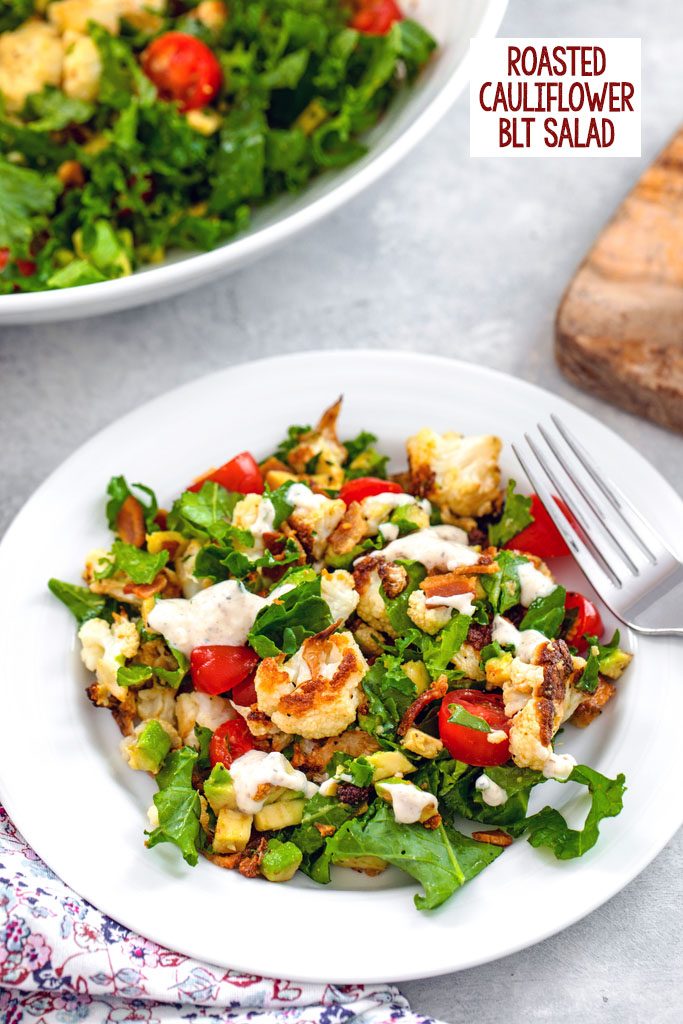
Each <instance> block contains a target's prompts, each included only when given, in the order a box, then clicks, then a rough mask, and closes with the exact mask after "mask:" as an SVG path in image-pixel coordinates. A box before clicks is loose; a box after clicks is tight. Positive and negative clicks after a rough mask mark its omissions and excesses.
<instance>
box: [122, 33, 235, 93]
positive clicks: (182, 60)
mask: <svg viewBox="0 0 683 1024" xmlns="http://www.w3.org/2000/svg"><path fill="white" fill-rule="evenodd" d="M141 60H142V70H143V71H144V72H145V74H146V75H147V77H148V78H150V79H151V80H152V81H153V82H154V84H155V85H156V87H157V89H158V91H159V96H160V97H161V99H163V100H174V101H175V102H176V103H178V104H179V106H180V109H181V110H182V111H186V110H198V109H199V107H205V106H206V105H207V103H210V102H211V100H212V99H214V97H215V96H216V93H217V92H218V90H219V89H220V87H221V82H222V80H223V74H222V72H221V66H220V64H219V63H218V60H217V58H216V57H215V56H214V54H213V53H212V51H211V50H210V49H209V47H208V46H207V45H206V44H205V43H203V42H202V41H201V40H200V39H196V38H195V37H194V36H189V35H187V34H186V33H185V32H165V33H164V34H163V35H161V36H159V37H158V38H157V39H154V40H153V41H152V42H151V43H150V44H149V46H148V47H147V49H146V50H145V51H144V52H143V54H142V58H141Z"/></svg>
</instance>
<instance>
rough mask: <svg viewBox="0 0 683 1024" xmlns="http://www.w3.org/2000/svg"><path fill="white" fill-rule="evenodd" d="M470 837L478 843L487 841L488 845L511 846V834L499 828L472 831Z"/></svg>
mask: <svg viewBox="0 0 683 1024" xmlns="http://www.w3.org/2000/svg"><path fill="white" fill-rule="evenodd" d="M472 838H473V839H476V841H477V842H478V843H488V844H489V845H490V846H512V836H509V835H508V834H507V832H503V830H502V829H500V828H495V829H491V830H490V831H486V832H473V833H472Z"/></svg>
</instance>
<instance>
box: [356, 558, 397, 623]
mask: <svg viewBox="0 0 683 1024" xmlns="http://www.w3.org/2000/svg"><path fill="white" fill-rule="evenodd" d="M381 564H382V559H380V558H373V557H368V558H363V559H361V560H360V561H359V562H357V563H356V564H355V566H354V568H353V578H354V581H355V584H356V590H357V591H358V607H357V609H356V611H357V612H358V616H359V618H361V619H362V620H363V622H367V624H368V626H372V627H373V628H374V629H379V630H380V632H382V633H388V634H389V636H396V631H395V629H394V627H393V626H392V625H391V622H390V621H389V616H388V615H387V609H386V605H385V603H384V598H383V596H382V590H381V588H382V577H381V575H380V567H381Z"/></svg>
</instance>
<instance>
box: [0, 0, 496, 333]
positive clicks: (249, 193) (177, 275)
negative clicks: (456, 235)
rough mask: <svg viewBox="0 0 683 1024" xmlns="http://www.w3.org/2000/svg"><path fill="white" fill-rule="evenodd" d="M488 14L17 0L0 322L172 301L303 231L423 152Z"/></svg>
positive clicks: (334, 1)
mask: <svg viewBox="0 0 683 1024" xmlns="http://www.w3.org/2000/svg"><path fill="white" fill-rule="evenodd" d="M503 7H504V4H502V3H501V2H499V0H491V2H489V0H477V2H474V3H455V4H451V3H445V2H441V0H420V2H415V3H412V4H411V3H409V2H408V0H405V2H404V4H403V8H401V7H399V6H398V5H397V4H396V3H395V2H394V0H354V2H346V0H319V2H318V0H315V2H313V0H273V2H272V3H264V2H257V0H235V2H234V3H232V4H224V3H222V2H221V0H204V2H201V3H198V4H195V3H194V2H192V0H186V2H185V0H183V2H182V3H180V2H175V0H173V2H172V3H171V2H169V3H164V2H162V0H154V2H153V3H151V4H148V5H145V4H143V3H141V2H138V0H52V2H49V3H47V4H44V3H32V2H31V0H26V2H25V0H15V2H13V3H12V4H10V5H9V8H8V10H7V11H3V12H2V15H1V16H0V33H1V34H0V95H1V96H2V110H1V112H0V162H1V166H2V172H3V173H2V180H3V185H4V192H5V195H4V202H3V196H2V193H0V268H1V269H0V319H3V318H4V319H6V320H12V319H18V320H21V319H24V318H26V319H41V318H45V319H54V318H55V316H57V317H59V316H60V315H61V316H68V315H75V314H77V313H79V312H83V313H86V312H97V311H104V310H106V309H111V308H116V307H117V306H121V305H134V304H136V303H139V302H143V301H146V300H147V299H153V298H157V297H159V296H160V295H162V294H164V293H166V292H168V291H173V292H177V291H178V289H179V288H180V289H182V288H183V287H189V286H190V285H191V284H193V283H198V282H199V281H205V280H207V279H208V278H211V277H215V276H218V274H219V273H221V272H222V271H224V270H225V269H226V268H227V267H229V266H235V265H237V264H239V263H242V262H244V261H245V260H246V259H249V258H252V257H253V256H255V255H257V254H258V253H259V252H261V251H264V250H265V249H266V248H269V247H270V246H271V245H273V244H275V243H276V242H277V241H280V240H282V239H284V238H285V237H287V236H288V235H289V234H291V233H293V232H294V231H296V230H298V229H299V228H302V227H304V226H305V225H306V224H307V223H311V222H312V221H313V220H315V219H317V218H318V217H319V216H321V215H322V214H323V213H325V212H328V211H329V210H331V209H333V208H334V207H335V206H336V205H338V204H339V203H340V202H341V201H343V199H344V198H346V197H348V196H350V195H352V194H353V193H355V192H356V191H358V190H359V189H360V188H361V187H362V186H363V184H367V183H369V181H371V180H373V179H374V178H375V177H377V176H378V175H379V174H380V173H381V172H382V170H384V169H386V168H387V167H388V166H390V164H391V163H393V162H394V161H395V160H396V159H398V157H399V156H400V155H401V153H402V152H405V151H406V150H407V148H408V147H409V145H411V144H413V143H414V142H415V141H417V139H418V138H419V137H421V135H422V134H423V133H424V131H426V129H427V128H428V127H429V125H430V124H431V123H433V121H434V120H435V119H436V117H438V115H439V114H440V113H441V112H442V111H443V110H444V109H445V108H446V106H447V103H448V102H450V100H451V99H452V98H453V97H454V95H455V94H456V92H457V91H458V90H459V89H460V88H461V87H462V85H463V84H464V81H465V69H464V63H463V62H464V58H465V55H466V52H467V49H468V45H469V38H470V36H471V35H473V34H477V33H478V32H492V31H493V30H494V29H495V27H496V25H497V21H498V20H499V18H500V16H501V15H502V8H503ZM233 238H234V239H235V240H234V241H231V239H233ZM200 249H206V250H211V251H209V252H207V253H205V254H204V255H203V256H201V255H200V256H195V255H190V256H188V255H184V254H183V250H185V251H186V252H187V251H189V252H196V250H200ZM86 285H87V286H88V291H87V292H86V291H78V292H73V293H71V294H70V295H69V296H68V297H67V296H60V295H59V291H60V290H64V289H70V288H79V287H83V286H86ZM48 292H49V294H48Z"/></svg>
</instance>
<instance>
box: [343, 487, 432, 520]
mask: <svg viewBox="0 0 683 1024" xmlns="http://www.w3.org/2000/svg"><path fill="white" fill-rule="evenodd" d="M375 502H376V503H377V505H378V506H380V505H381V506H383V507H384V508H400V507H401V505H418V506H419V507H420V508H422V509H424V511H425V512H431V511H432V505H431V502H429V501H427V499H426V498H416V497H415V495H413V494H401V493H400V492H398V491H396V492H394V491H382V492H381V493H380V494H371V495H369V496H368V497H367V498H363V500H362V502H361V505H362V506H363V511H364V512H368V513H369V514H370V515H372V512H373V509H372V506H373V504H374V503H375Z"/></svg>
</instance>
